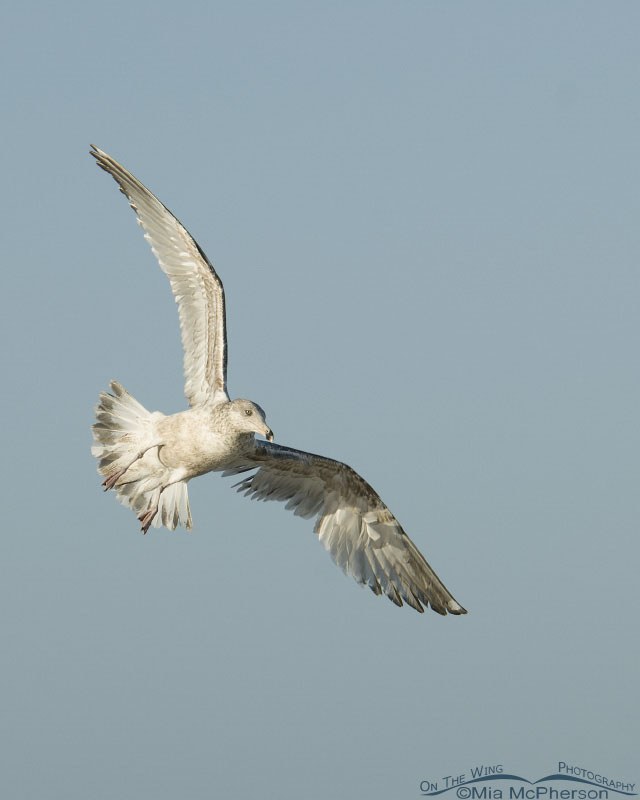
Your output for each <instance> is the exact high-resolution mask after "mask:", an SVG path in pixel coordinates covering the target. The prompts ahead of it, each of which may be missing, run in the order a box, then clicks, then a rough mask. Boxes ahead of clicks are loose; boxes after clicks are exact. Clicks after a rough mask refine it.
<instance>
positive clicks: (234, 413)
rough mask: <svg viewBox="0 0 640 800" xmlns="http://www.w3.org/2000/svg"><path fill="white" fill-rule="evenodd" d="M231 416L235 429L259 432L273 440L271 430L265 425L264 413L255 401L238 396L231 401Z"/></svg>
mask: <svg viewBox="0 0 640 800" xmlns="http://www.w3.org/2000/svg"><path fill="white" fill-rule="evenodd" d="M231 417H232V419H233V422H234V426H235V428H236V430H238V431H240V432H242V433H259V434H261V435H262V436H264V437H265V438H266V439H267V441H269V442H272V441H273V431H272V430H271V428H270V427H269V426H268V425H267V419H266V414H265V413H264V411H263V410H262V409H261V408H260V406H259V405H258V404H257V403H252V402H251V400H245V399H244V398H238V399H237V400H234V401H233V402H232V403H231Z"/></svg>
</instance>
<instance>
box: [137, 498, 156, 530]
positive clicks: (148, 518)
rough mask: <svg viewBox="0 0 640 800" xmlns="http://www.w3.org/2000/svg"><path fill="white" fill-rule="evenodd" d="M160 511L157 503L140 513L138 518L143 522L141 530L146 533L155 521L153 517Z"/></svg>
mask: <svg viewBox="0 0 640 800" xmlns="http://www.w3.org/2000/svg"><path fill="white" fill-rule="evenodd" d="M157 513H158V504H157V503H156V504H155V506H154V507H153V508H150V509H149V510H148V511H145V512H144V514H140V516H139V517H138V520H139V521H140V522H141V523H142V527H141V528H140V530H141V531H142V533H146V532H147V531H148V530H149V527H150V526H151V523H152V522H153V518H154V517H155V515H156V514H157Z"/></svg>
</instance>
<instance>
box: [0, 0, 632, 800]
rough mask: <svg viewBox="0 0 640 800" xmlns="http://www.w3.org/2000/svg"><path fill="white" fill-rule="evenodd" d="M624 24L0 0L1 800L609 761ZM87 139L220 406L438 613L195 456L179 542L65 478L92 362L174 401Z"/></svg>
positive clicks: (415, 784)
mask: <svg viewBox="0 0 640 800" xmlns="http://www.w3.org/2000/svg"><path fill="white" fill-rule="evenodd" d="M639 23H640V6H639V5H638V4H637V3H636V2H608V3H605V2H561V3H560V2H556V0H553V2H544V1H538V2H522V3H514V2H477V1H473V2H472V1H471V0H469V1H468V2H465V1H464V0H461V2H444V1H443V2H431V1H430V0H415V1H413V2H411V1H409V0H406V1H405V0H403V1H402V2H376V1H375V0H370V1H368V2H364V1H356V0H354V2H348V1H347V2H340V3H337V2H314V3H310V2H277V1H276V2H269V3H267V2H236V3H232V2H223V3H217V2H190V1H189V0H187V2H182V3H167V2H164V0H156V1H155V2H145V3H140V2H132V0H127V2H110V3H102V4H97V3H94V2H64V3H58V4H55V3H28V2H27V3H21V4H18V3H15V2H14V3H9V4H7V5H6V6H5V8H4V11H3V12H2V16H1V18H0V37H1V38H2V41H1V42H0V45H1V46H0V61H1V62H2V63H1V74H2V76H3V77H2V80H3V88H2V110H3V114H2V116H3V125H2V143H3V146H2V149H1V151H0V160H1V167H2V182H3V186H4V191H3V192H2V201H1V202H2V219H3V237H2V238H3V270H2V274H3V290H4V294H3V296H4V303H3V313H2V324H3V334H2V342H3V348H4V364H3V375H4V390H3V405H4V414H3V416H4V426H3V439H4V443H3V458H2V468H3V471H4V477H3V488H4V502H3V507H4V512H3V517H4V522H3V535H2V550H3V553H2V556H1V558H0V564H1V570H2V578H1V580H0V591H1V592H2V608H3V609H4V613H3V614H2V617H1V618H2V630H1V637H2V638H1V641H2V651H3V659H2V661H3V666H2V670H1V676H2V697H1V704H2V705H1V707H2V712H1V714H0V726H1V727H2V737H3V741H2V742H1V743H0V745H1V746H0V753H1V754H2V755H1V756H0V758H1V759H2V766H1V769H0V794H1V795H2V796H3V797H6V798H20V799H22V798H33V799H34V800H36V799H37V800H42V798H65V800H88V799H89V798H91V800H107V799H109V800H112V799H113V798H119V799H125V800H141V799H144V800H146V799H147V798H148V800H173V799H174V798H187V799H188V800H205V799H206V798H214V797H229V798H240V799H244V798H255V797H278V798H292V799H293V798H295V799H298V798H309V799H310V800H320V799H321V798H329V797H330V798H338V799H340V800H341V799H342V798H344V799H345V800H346V799H347V798H349V799H351V798H360V797H362V798H364V797H366V798H372V800H380V799H382V798H391V797H392V798H398V799H399V800H400V799H401V798H415V797H418V796H419V784H420V781H421V780H424V779H432V780H434V779H438V778H441V777H443V776H445V775H452V774H459V773H461V772H465V771H466V772H468V770H469V768H470V767H471V766H473V765H476V764H481V763H485V764H503V765H504V766H505V770H506V771H508V772H512V773H515V774H520V775H523V776H525V777H529V778H530V779H531V780H534V779H537V778H539V777H541V776H543V775H548V774H550V773H552V772H554V771H556V768H557V762H558V761H559V760H564V761H567V762H572V763H574V764H576V765H579V766H583V767H587V768H590V769H594V770H597V771H600V772H601V773H602V774H605V775H609V776H611V777H615V778H620V779H625V780H628V781H635V782H636V783H638V782H640V768H639V764H638V742H639V741H640V736H639V731H638V727H639V726H638V716H639V714H638V712H639V711H640V700H639V693H638V670H639V661H640V658H639V656H640V645H639V640H638V613H637V612H638V600H637V592H638V579H637V572H638V560H639V556H640V546H639V537H638V523H639V517H640V513H639V512H640V507H639V506H640V503H639V500H638V497H639V494H638V472H639V469H638V468H639V460H638V453H639V452H640V428H639V425H638V410H639V408H640V376H639V369H638V367H639V365H638V298H639V290H640V279H639V260H640V258H639V257H640V236H639V233H638V231H639V228H638V220H639V216H640V199H639V193H638V186H639V183H640V180H639V179H640V175H639V172H640V170H639V163H640V162H639V159H638V142H639V141H640V113H639V101H638V87H639V86H640V58H639V55H638V30H639ZM89 142H95V144H97V145H99V146H100V147H101V148H103V149H105V150H106V151H107V152H109V153H110V154H112V155H113V156H114V157H115V158H117V159H118V160H120V161H121V162H122V163H123V164H124V165H125V166H126V167H127V168H128V169H130V170H131V171H132V172H134V174H135V175H136V176H137V177H138V178H139V179H140V180H142V181H143V182H144V183H145V184H146V185H148V186H149V188H150V189H151V190H152V191H153V192H155V193H156V194H157V195H158V196H159V197H160V199H161V200H162V201H163V202H164V203H165V204H166V205H167V206H168V207H169V208H171V209H172V211H173V212H174V213H175V214H176V215H177V216H178V217H179V218H180V219H181V220H182V222H183V223H184V224H185V225H186V226H187V228H188V229H189V230H190V231H191V233H192V234H193V235H194V236H195V237H196V238H197V240H198V242H199V243H200V245H201V246H202V247H203V248H204V250H205V251H206V252H207V254H208V255H209V257H210V258H211V259H212V261H213V262H214V264H215V265H216V268H217V269H218V271H219V273H220V275H221V277H222V279H223V281H224V285H225V289H226V294H227V311H228V332H229V355H230V364H229V389H230V392H231V394H232V396H245V397H250V398H251V399H253V400H255V401H256V402H258V403H260V405H262V406H263V407H264V408H265V409H266V411H267V414H268V419H269V422H270V424H271V426H272V427H273V429H274V431H275V433H276V441H278V442H280V443H282V444H288V445H291V446H296V447H300V448H304V449H308V450H311V451H315V452H320V453H323V454H326V455H329V456H332V457H334V458H338V459H341V460H344V461H346V462H347V463H349V464H351V465H352V466H353V467H354V468H356V469H358V470H359V471H360V472H362V474H363V475H364V476H365V477H366V478H367V480H368V481H369V482H370V483H371V484H372V485H373V486H374V487H375V488H376V489H377V491H378V492H379V493H380V494H381V495H382V497H383V499H384V500H385V502H386V503H387V505H388V506H389V507H390V508H391V510H392V511H393V512H394V513H395V514H396V515H397V516H398V518H399V519H400V521H401V523H402V525H403V526H404V527H405V529H406V530H407V532H408V533H409V535H410V536H411V537H412V538H413V539H414V541H415V542H416V543H417V545H418V546H419V547H420V549H421V550H422V551H423V553H424V554H425V556H426V558H427V559H428V560H429V561H430V563H431V564H432V566H433V567H434V568H435V569H436V571H437V572H438V574H439V575H440V576H441V578H442V579H443V581H444V582H445V584H446V585H447V586H448V587H449V588H450V589H451V591H452V592H453V594H454V595H455V597H456V598H457V599H458V600H459V602H460V603H462V604H463V605H464V606H465V607H466V608H468V610H469V614H468V616H466V617H463V618H455V617H446V618H441V617H439V616H438V615H436V614H434V613H432V612H427V613H425V614H424V615H419V614H416V613H415V612H414V611H413V610H411V609H409V608H403V609H398V608H396V607H394V606H393V605H392V604H391V603H390V602H388V600H386V599H385V598H376V597H374V596H373V595H372V594H371V592H369V591H368V590H366V591H365V590H362V589H360V588H359V587H358V586H357V585H356V584H355V583H354V582H353V581H352V580H350V579H346V578H345V577H344V575H343V574H342V573H341V572H340V571H339V570H338V569H337V568H336V567H335V566H334V565H333V564H332V563H331V560H330V558H329V556H328V555H327V553H326V552H325V551H324V550H323V548H322V546H321V545H320V544H319V543H318V542H317V541H316V537H315V535H314V534H313V532H312V524H311V523H309V522H307V521H304V520H300V519H298V518H296V517H293V516H292V515H290V514H288V513H287V512H285V511H284V509H283V507H282V506H280V505H279V504H275V503H272V504H262V503H260V504H259V503H251V502H249V501H248V500H246V499H244V498H242V497H241V496H240V495H237V494H235V492H234V491H233V490H232V489H231V488H230V483H231V481H230V480H229V479H222V478H220V477H219V476H217V475H210V476H205V477H204V478H199V479H197V480H196V481H194V482H192V483H191V484H190V490H189V491H190V498H191V508H192V513H193V519H194V523H195V529H194V530H193V532H191V533H185V532H184V531H182V530H179V531H176V532H174V533H170V532H168V531H166V530H164V529H161V530H152V531H151V533H150V534H149V535H148V536H146V537H143V536H141V535H140V533H139V531H138V524H137V522H136V520H135V518H134V516H133V514H132V513H131V512H130V511H129V510H127V509H125V508H123V507H122V506H120V505H119V504H118V503H117V502H116V500H115V498H114V497H113V496H109V495H104V494H103V493H102V492H101V490H100V479H99V477H98V475H97V474H96V472H95V463H94V460H93V459H92V458H91V456H90V453H89V447H90V438H91V437H90V428H89V426H90V424H91V419H92V408H93V405H94V404H95V402H96V399H97V395H98V392H99V391H101V390H103V389H105V388H106V387H107V385H108V381H109V379H110V378H117V379H118V380H119V381H120V382H121V383H122V384H123V385H124V386H125V387H126V388H127V389H128V390H129V391H130V392H131V393H132V394H133V395H134V396H135V397H136V398H137V399H138V400H140V402H142V403H143V404H144V405H145V406H147V407H148V408H150V409H160V410H162V411H164V412H167V413H169V412H173V411H177V410H179V409H181V408H183V407H184V404H185V400H184V398H183V395H182V389H183V381H182V352H181V348H180V339H179V333H178V318H177V313H176V309H175V305H174V303H173V300H172V298H171V294H170V290H169V286H168V282H167V280H166V278H165V276H164V275H163V274H162V273H161V271H160V269H159V268H158V267H157V265H156V263H155V260H154V258H153V256H152V254H151V251H150V249H149V247H148V245H147V243H146V242H145V241H144V239H143V237H142V233H141V231H140V229H139V228H138V227H137V225H136V224H135V218H134V215H133V214H132V212H131V211H130V209H129V208H128V207H127V203H126V201H125V199H124V198H123V197H122V196H121V195H120V194H119V193H118V191H117V188H116V186H115V184H114V183H113V181H112V180H111V179H110V178H108V176H106V175H105V174H104V173H102V172H101V171H100V170H98V169H97V168H96V166H95V165H94V163H93V161H92V159H91V158H90V157H89V155H88V146H89ZM445 797H449V796H448V795H446V796H445ZM612 797H613V796H612Z"/></svg>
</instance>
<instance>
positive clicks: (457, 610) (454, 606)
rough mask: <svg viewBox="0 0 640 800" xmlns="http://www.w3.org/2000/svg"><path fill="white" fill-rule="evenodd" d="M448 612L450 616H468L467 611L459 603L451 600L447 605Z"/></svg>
mask: <svg viewBox="0 0 640 800" xmlns="http://www.w3.org/2000/svg"><path fill="white" fill-rule="evenodd" d="M447 611H448V612H449V613H450V614H466V613H467V609H466V608H463V607H462V606H461V605H460V604H459V603H456V601H455V600H449V602H448V603H447Z"/></svg>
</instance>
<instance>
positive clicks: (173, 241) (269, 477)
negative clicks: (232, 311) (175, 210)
mask: <svg viewBox="0 0 640 800" xmlns="http://www.w3.org/2000/svg"><path fill="white" fill-rule="evenodd" d="M91 148H92V149H91V155H92V156H93V157H94V158H95V160H96V162H97V164H98V166H99V167H101V168H102V169H103V170H105V172H108V173H109V175H111V176H112V177H113V178H114V180H115V181H116V183H117V184H118V185H119V187H120V191H121V192H122V193H123V194H124V195H125V196H126V197H127V199H128V200H129V205H130V206H131V208H132V209H133V210H134V212H135V213H136V215H137V218H138V223H139V224H140V226H141V227H142V229H143V230H144V236H145V238H146V239H147V241H148V242H149V244H150V245H151V249H152V250H153V253H154V254H155V256H156V258H157V259H158V262H159V264H160V267H161V268H162V270H163V271H164V272H165V273H166V275H167V276H168V278H169V282H170V283H171V290H172V292H173V295H174V297H175V301H176V303H177V304H178V314H179V317H180V330H181V335H182V346H183V349H184V375H185V388H184V393H185V396H186V398H187V400H188V402H189V406H190V407H189V409H187V410H186V411H181V412H179V413H177V414H171V415H169V416H167V415H165V414H162V413H161V412H159V411H154V412H149V411H147V409H146V408H144V406H142V405H141V404H140V403H139V402H138V401H137V400H135V399H134V398H133V397H132V396H131V395H130V394H129V392H127V391H126V389H124V388H123V387H122V386H121V385H120V384H119V383H118V382H117V381H111V383H110V389H111V392H102V393H101V394H100V396H99V402H98V405H97V406H96V408H95V414H96V422H95V423H94V425H93V437H94V441H95V445H94V446H93V447H92V453H93V455H94V456H96V458H97V459H98V472H99V473H100V474H101V475H102V476H103V478H104V481H103V483H102V485H103V486H104V489H105V491H108V490H110V489H113V490H115V492H116V495H117V497H118V499H119V500H120V502H121V503H123V504H124V505H126V506H129V507H130V508H131V509H132V510H133V511H134V512H135V514H136V515H137V517H138V520H139V522H140V523H141V529H142V532H143V533H146V532H147V531H148V530H149V527H150V526H153V527H160V526H162V525H164V526H165V527H166V528H168V529H169V530H174V529H175V528H176V527H177V526H178V525H182V527H184V528H186V529H191V528H192V519H191V511H190V508H189V499H188V495H187V483H188V481H189V480H191V478H195V477H197V476H198V475H204V474H205V473H207V472H212V471H215V472H221V473H222V474H223V475H238V474H242V475H243V478H242V479H241V480H240V482H239V483H237V484H235V486H236V488H237V489H238V491H239V492H243V493H244V494H245V496H248V497H251V498H254V499H258V500H280V501H283V502H286V506H285V507H286V508H287V509H289V510H291V511H293V512H294V513H295V514H297V515H298V516H301V517H304V518H315V529H314V530H315V532H316V534H317V535H318V538H319V539H320V541H321V542H322V544H323V545H324V546H325V548H326V549H327V550H328V551H329V553H330V554H331V557H332V558H333V560H334V562H335V563H336V564H337V565H338V566H339V567H341V568H342V570H343V571H344V572H345V573H346V574H347V575H352V576H353V577H354V578H355V580H356V581H357V582H358V583H359V584H361V585H366V586H368V587H369V588H370V589H371V590H372V591H373V592H374V594H377V595H380V594H382V593H384V594H385V595H386V596H387V597H388V598H389V599H390V600H391V601H392V602H393V603H395V604H396V605H397V606H402V605H403V602H404V603H407V604H408V605H409V606H411V607H412V608H414V609H416V611H419V612H421V613H422V612H423V611H424V608H425V607H431V608H432V609H433V610H434V611H436V612H437V613H438V614H442V615H445V614H447V612H448V613H450V614H466V613H467V612H466V611H465V609H464V608H463V607H462V606H461V605H459V604H458V603H457V602H456V601H455V600H454V598H453V597H452V595H451V594H450V593H449V591H448V590H447V589H446V588H445V586H444V584H443V583H442V581H441V580H440V579H439V578H438V576H437V575H436V573H435V572H434V571H433V569H432V568H431V567H430V566H429V564H428V563H427V562H426V560H425V559H424V557H423V555H422V554H421V553H420V551H419V550H418V548H417V547H416V546H415V544H414V543H413V542H412V541H411V539H410V538H409V537H408V536H407V534H406V533H405V532H404V530H403V529H402V527H401V526H400V523H399V522H398V521H397V519H396V518H395V517H394V516H393V514H392V513H391V512H390V511H389V509H388V508H387V506H386V505H385V504H384V503H383V502H382V500H381V499H380V497H379V496H378V495H377V494H376V492H375V491H374V490H373V489H372V488H371V486H370V485H369V484H368V483H367V482H366V481H365V480H364V478H362V477H361V476H360V475H359V474H358V473H357V472H355V470H353V469H351V467H348V466H347V465H346V464H343V463H341V462H340V461H334V460H333V459H331V458H325V457H323V456H318V455H314V454H312V453H306V452H303V451H302V450H295V449H293V448H291V447H284V446H282V445H279V444H275V443H274V442H273V438H274V437H273V432H272V430H271V428H270V427H269V426H268V425H267V420H266V415H265V412H264V411H263V410H262V408H260V406H259V405H258V404H257V403H253V402H251V401H250V400H245V399H243V398H240V399H236V400H231V399H230V398H229V394H228V392H227V336H226V319H225V298H224V289H223V286H222V282H221V281H220V278H219V277H218V275H217V273H216V271H215V269H214V268H213V266H212V264H211V262H210V261H209V259H208V258H207V257H206V255H205V254H204V251H203V250H202V249H201V248H200V246H199V245H198V244H197V242H196V241H195V239H194V238H193V237H192V236H191V235H190V234H189V233H188V231H187V230H186V228H184V227H183V226H182V224H181V223H180V222H179V221H178V220H177V219H176V217H174V215H173V214H172V213H171V212H170V211H169V210H168V209H167V208H166V207H165V206H164V205H163V204H162V203H161V202H160V201H159V200H158V199H157V198H156V197H155V196H154V195H153V194H151V192H150V191H149V190H148V189H147V188H146V187H145V186H143V185H142V184H141V183H140V182H139V181H138V180H137V179H136V178H134V176H133V175H132V174H131V173H130V172H128V171H127V170H126V169H125V168H124V167H123V166H121V165H120V164H119V163H118V162H117V161H116V160H115V159H113V158H111V156H109V155H107V153H105V152H104V151H102V150H100V149H99V148H98V147H96V146H95V145H91ZM256 434H258V435H261V436H264V437H265V439H264V440H263V439H256ZM249 473H250V474H249Z"/></svg>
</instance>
